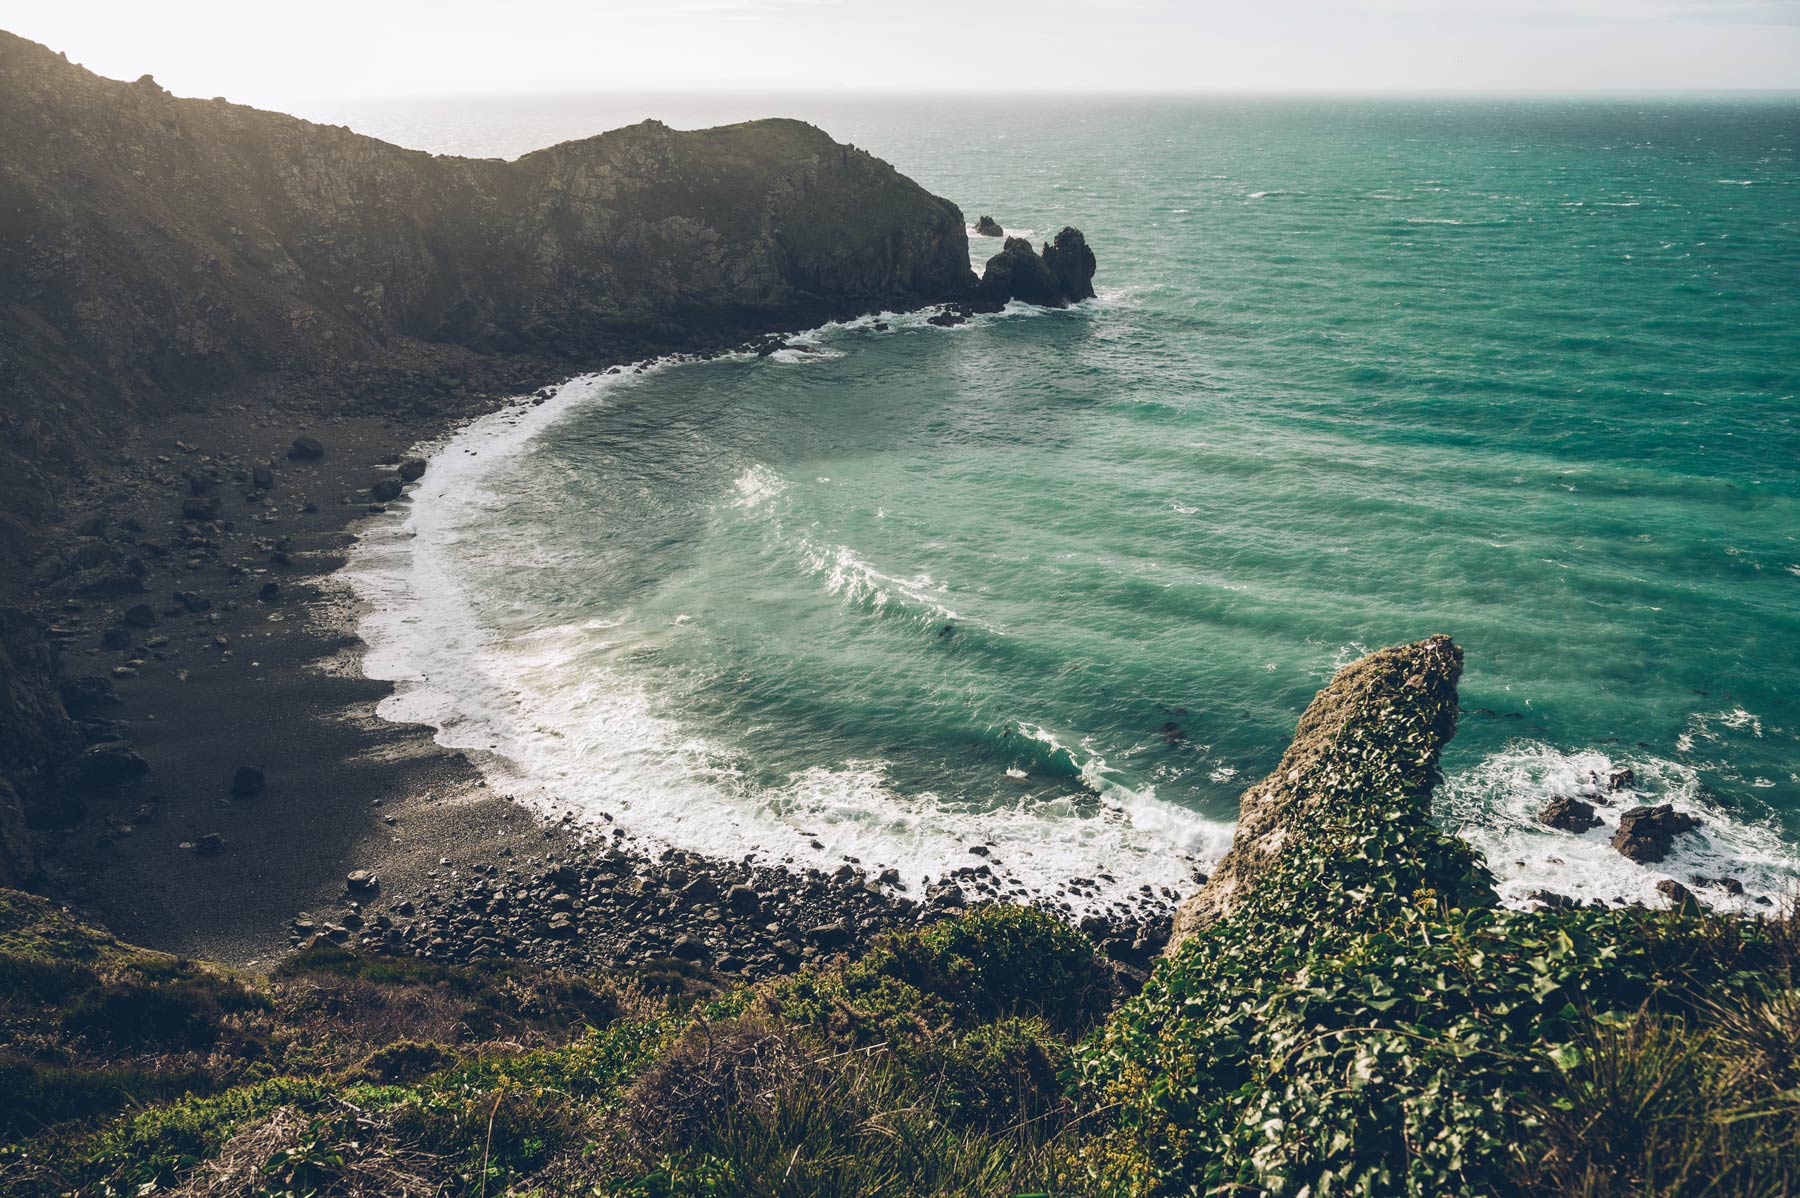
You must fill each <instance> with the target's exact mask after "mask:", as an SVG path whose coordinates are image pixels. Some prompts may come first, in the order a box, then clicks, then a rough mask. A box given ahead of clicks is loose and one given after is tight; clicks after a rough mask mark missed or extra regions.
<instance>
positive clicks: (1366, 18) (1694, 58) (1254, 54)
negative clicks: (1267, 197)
mask: <svg viewBox="0 0 1800 1198" xmlns="http://www.w3.org/2000/svg"><path fill="white" fill-rule="evenodd" d="M0 28H5V29H8V30H10V31H12V32H14V33H18V34H21V35H23V36H26V37H29V38H32V39H34V40H37V41H41V42H45V43H47V44H49V45H50V46H52V47H53V48H55V49H58V50H64V51H67V53H68V55H69V57H70V58H71V59H73V60H75V61H77V62H80V63H83V64H85V65H86V66H88V67H90V68H91V69H93V70H96V71H98V72H100V73H101V74H104V75H111V76H115V77H120V78H127V79H131V78H136V77H137V76H138V75H141V74H143V73H145V72H150V73H153V74H155V75H156V77H157V79H158V80H159V81H160V82H162V84H163V85H164V86H166V87H168V88H169V89H170V90H172V91H174V92H176V93H177V94H181V95H199V96H212V95H225V96H228V97H230V98H231V99H233V100H239V101H243V102H246V103H253V104H263V105H277V104H280V103H281V102H283V101H290V100H294V99H300V98H309V97H329V96H375V95H382V96H387V95H421V94H424V95H438V94H447V93H490V92H533V91H538V92H542V91H569V90H575V91H610V90H622V89H660V88H687V87H717V88H733V87H736V88H770V89H781V88H797V89H798V88H855V89H866V90H888V89H927V90H946V89H956V90H961V89H970V90H974V89H981V90H1027V89H1029V90H1111V91H1431V92H1445V91H1483V92H1491V91H1538V92H1542V91H1570V90H1596V89H1597V90H1615V91H1616V90H1623V91H1641V90H1663V89H1689V88H1698V89H1724V88H1796V87H1800V0H586V2H580V0H514V2H512V3H500V2H497V0H298V2H295V0H288V2H284V3H271V2H269V0H228V2H227V0H163V2H160V3H159V2H157V0H31V2H26V0H0Z"/></svg>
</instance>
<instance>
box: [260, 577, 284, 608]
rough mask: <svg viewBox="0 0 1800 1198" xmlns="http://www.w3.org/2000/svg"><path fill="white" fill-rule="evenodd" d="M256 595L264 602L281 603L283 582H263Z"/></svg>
mask: <svg viewBox="0 0 1800 1198" xmlns="http://www.w3.org/2000/svg"><path fill="white" fill-rule="evenodd" d="M256 597H257V598H258V599H261V600H262V601H263V602H264V603H280V602H281V584H280V583H278V582H265V583H263V584H262V586H261V587H260V588H259V589H258V590H257V592H256Z"/></svg>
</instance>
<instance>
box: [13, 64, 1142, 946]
mask: <svg viewBox="0 0 1800 1198" xmlns="http://www.w3.org/2000/svg"><path fill="white" fill-rule="evenodd" d="M0 127H4V128H5V130H6V146H7V153H6V154H5V155H0V304H3V305H4V307H5V310H6V311H7V313H8V319H7V320H5V321H0V562H3V563H4V584H3V585H0V604H3V605H8V606H4V607H3V608H0V655H3V661H0V664H4V666H5V691H4V693H3V694H0V884H7V885H24V884H33V885H38V886H43V887H48V888H49V889H51V890H53V891H54V892H56V893H58V894H60V895H63V896H65V897H67V898H69V899H73V900H75V901H78V902H80V903H82V904H84V905H87V906H89V907H90V908H91V909H93V910H95V911H97V912H98V913H99V914H100V915H102V916H103V917H104V918H105V919H106V920H107V922H108V923H109V924H111V925H112V926H114V927H115V928H117V929H118V930H119V931H121V932H123V933H126V934H129V935H130V936H132V937H133V938H134V939H137V940H140V941H142V942H145V943H148V944H151V945H153V946H155V947H158V948H166V949H170V950H173V951H180V952H189V953H196V954H201V955H205V956H209V957H214V958H218V959H223V960H226V961H230V962H233V963H237V964H248V963H251V962H265V963H266V962H267V961H269V960H271V959H272V958H273V956H274V955H275V954H277V953H279V952H280V951H283V950H285V949H286V948H287V947H289V946H290V945H293V944H304V943H307V942H309V941H312V940H315V939H317V940H322V941H325V942H333V943H345V944H352V945H354V944H367V945H372V946H381V947H383V948H386V949H389V950H396V951H400V950H403V951H407V952H411V953H416V954H419V955H427V956H433V957H438V958H442V959H452V960H468V959H478V958H483V957H492V956H495V955H509V954H527V955H536V956H538V957H541V958H543V959H546V960H553V961H562V962H583V963H600V964H611V963H630V962H633V961H641V960H644V959H647V958H650V957H654V956H658V955H662V956H667V955H675V956H678V957H686V958H688V959H691V960H703V961H705V962H708V963H720V962H723V963H725V964H727V965H733V966H737V967H740V968H743V969H746V970H749V971H751V972H758V971H766V970H770V969H792V968H796V967H797V966H798V964H799V963H800V962H803V961H806V960H811V959H813V958H815V957H817V956H818V955H819V954H821V953H828V952H830V951H835V950H837V949H839V948H842V947H845V946H849V945H854V944H859V943H862V942H864V941H866V939H867V938H868V937H869V936H870V935H872V934H874V933H875V932H876V931H878V930H879V929H880V928H881V927H883V926H887V925H889V924H891V923H892V922H894V921H895V920H913V919H918V918H920V917H921V915H922V914H923V913H928V912H938V913H943V912H949V913H954V912H955V911H957V910H960V909H961V907H962V905H963V902H964V899H963V895H964V892H965V891H966V892H967V894H968V896H969V898H970V899H971V900H972V899H974V898H975V897H980V896H986V897H993V896H994V895H995V894H997V889H996V885H995V882H994V880H993V878H992V877H991V876H985V877H984V876H983V875H982V873H981V872H980V871H981V870H982V869H983V867H981V866H975V867H970V868H969V869H968V870H967V871H966V874H965V876H962V877H946V878H945V879H943V880H942V881H943V884H942V885H941V886H939V887H938V888H937V889H936V890H935V891H934V892H933V894H932V895H929V896H927V895H919V896H914V898H913V899H907V898H905V897H902V896H900V895H898V894H896V893H894V892H893V888H892V887H890V886H887V885H885V884H883V883H882V881H881V880H880V879H878V878H869V877H865V876H863V875H862V874H861V872H860V871H857V870H854V869H852V870H851V873H850V875H849V876H840V877H829V876H826V875H819V876H817V877H792V876H781V877H777V876H774V875H773V874H767V873H764V874H758V873H757V872H756V871H752V870H751V869H750V868H749V867H747V866H746V867H738V866H732V865H729V864H728V863H714V866H715V867H714V868H712V869H711V870H710V871H703V870H701V869H699V868H698V867H697V864H696V863H695V862H692V861H686V860H680V859H670V860H653V859H650V858H647V857H644V856H642V855H640V854H638V853H637V852H636V851H634V850H633V849H632V848H631V847H629V846H628V845H626V844H621V843H618V842H615V841H611V840H607V839H604V838H601V839H599V840H596V839H595V838H594V837H592V836H590V835H586V834H584V833H583V832H581V831H580V830H578V829H572V828H568V827H565V826H561V825H556V826H539V825H538V823H537V821H536V820H534V819H533V818H532V817H530V816H528V815H527V814H526V813H525V812H524V811H523V810H522V809H519V808H517V807H515V806H514V805H513V804H512V803H511V802H510V801H508V800H507V799H505V798H504V797H502V796H496V795H491V794H489V793H487V787H486V784H485V782H484V780H483V779H482V778H481V776H480V774H479V772H478V771H477V770H476V768H475V767H474V765H473V764H472V763H471V762H470V761H469V760H468V759H467V758H466V757H464V756H463V755H461V754H456V753H448V752H445V751H443V750H441V749H439V748H438V747H437V746H436V745H435V744H433V743H432V741H431V738H430V736H429V735H428V733H427V732H426V730H423V729H419V728H410V727H404V726H397V725H391V724H387V723H385V722H384V721H381V720H379V719H377V718H376V717H375V715H374V708H375V705H376V704H377V703H378V702H379V701H380V699H381V698H382V697H383V696H384V695H385V694H386V693H387V688H386V687H385V686H384V685H382V684H376V683H371V682H368V681H366V680H364V679H363V678H361V677H360V673H359V670H358V668H357V655H358V653H359V650H360V645H359V643H358V641H357V640H356V638H355V636H354V633H353V631H352V628H353V624H354V615H355V610H354V605H353V604H352V602H351V601H350V599H349V598H348V597H347V595H346V594H345V593H344V589H343V588H342V587H341V586H339V585H338V584H337V583H336V582H335V581H333V579H332V578H331V575H332V572H333V571H334V570H335V569H336V568H337V567H338V566H339V565H340V564H341V563H342V562H343V560H344V554H345V551H346V549H347V548H348V546H349V544H350V543H351V541H352V539H353V537H354V529H355V525H356V523H357V521H358V520H360V519H361V518H363V517H365V516H367V515H368V514H370V513H371V512H372V511H379V510H381V509H382V508H384V507H385V506H386V505H389V504H392V503H394V502H396V501H402V493H403V491H404V488H405V487H406V485H407V484H408V483H409V482H411V481H412V480H414V479H416V478H417V477H418V472H419V471H421V470H423V469H425V468H426V465H425V462H424V461H423V460H415V459H414V458H413V457H412V454H411V449H412V447H413V446H414V445H416V444H418V443H420V442H428V441H431V440H433V439H435V438H437V437H439V436H441V435H442V434H443V433H444V432H445V431H446V430H448V429H449V428H451V427H453V426H454V425H456V424H457V423H459V422H461V421H463V420H465V419H468V418H470V417H472V416H475V415H478V414H480V413H482V412H485V411H489V410H491V409H493V408H494V407H495V406H497V405H499V404H501V403H504V402H507V401H508V400H509V399H510V398H511V397H516V396H520V395H525V396H530V395H531V393H532V392H533V390H534V389H536V388H539V387H541V386H543V385H544V384H545V383H549V382H554V381H558V380H560V379H563V378H566V377H568V376H570V375H572V374H575V373H579V372H583V371H588V370H594V369H600V368H604V367H608V366H617V365H621V364H629V363H632V362H637V361H642V360H646V359H648V358H651V357H658V356H668V355H687V356H709V355H712V354H716V353H721V352H738V351H743V350H749V351H751V352H757V353H764V354H767V353H771V352H774V351H775V350H777V349H779V348H781V347H782V345H783V341H782V339H781V334H782V333H783V332H785V331H790V330H796V329H800V328H804V327H810V326H813V325H816V324H818V323H820V322H823V321H827V320H832V319H842V318H849V317H854V316H859V315H863V314H867V313H871V312H880V311H886V310H914V309H919V308H936V309H938V317H934V319H938V318H943V319H945V320H950V321H961V320H963V319H966V318H967V317H968V315H970V314H973V313H975V312H982V311H995V310H998V309H999V308H1000V307H1002V306H1004V305H1005V304H1006V303H1009V302H1012V301H1013V300H1021V301H1024V302H1030V303H1042V304H1047V305H1052V306H1063V305H1066V304H1068V303H1071V302H1076V301H1079V300H1080V299H1082V298H1084V297H1086V296H1090V295H1091V294H1092V275H1093V271H1094V260H1093V255H1092V253H1091V252H1090V251H1088V250H1087V248H1086V245H1085V242H1084V241H1083V240H1082V238H1081V235H1080V234H1079V233H1078V232H1076V231H1075V230H1072V229H1071V230H1065V231H1064V232H1063V234H1061V235H1060V236H1059V237H1058V238H1057V239H1056V241H1055V242H1054V243H1053V244H1050V245H1046V246H1045V247H1044V249H1043V251H1042V254H1041V255H1040V254H1039V253H1038V252H1037V251H1034V250H1032V248H1031V247H1030V246H1029V245H1028V244H1026V243H1024V242H1017V243H1016V244H1015V243H1009V244H1008V246H1007V248H1006V250H1005V251H1004V252H1003V253H1002V254H1001V255H998V256H996V258H995V259H994V262H993V263H992V264H990V268H989V272H988V274H990V275H991V276H992V278H991V279H990V278H984V277H981V276H977V275H976V274H975V273H974V272H973V271H972V270H971V269H970V267H969V250H968V237H967V230H966V226H965V223H964V218H963V216H962V214H961V212H960V211H959V210H958V209H957V208H956V206H955V205H954V204H952V203H950V202H949V201H947V200H944V199H941V198H939V197H936V196H933V195H931V194H929V193H928V192H926V191H925V190H924V189H923V188H920V187H919V186H918V185H917V184H915V183H913V182H912V181H911V180H909V179H907V178H906V177H905V176H903V175H901V174H899V173H898V172H897V171H895V170H894V169H893V168H892V167H891V166H889V165H888V164H887V163H885V162H882V161H881V160H879V159H877V158H874V157H873V156H871V155H869V154H868V153H866V152H864V151H861V150H858V149H856V148H855V147H852V146H847V145H842V144H839V143H837V142H835V141H833V140H832V139H831V138H830V137H829V136H828V135H827V134H825V133H824V132H822V131H821V130H819V129H816V128H814V127H812V126H809V125H806V124H803V123H800V122H796V121H787V120H764V121H753V122H748V123H745V124H741V125H734V126H729V127H725V128H719V129H708V130H699V131H693V132H683V131H677V130H673V129H670V128H668V127H667V126H664V125H661V124H658V123H656V122H654V121H650V122H645V123H643V124H640V125H636V126H632V127H630V128H626V129H619V130H614V131H612V132H609V133H604V134H601V135H599V136H596V137H592V138H588V139H585V140H581V141H576V142H570V143H565V144H562V145H558V146H553V147H550V148H547V149H545V150H541V151H538V152H536V153H532V154H527V155H525V156H523V157H521V158H519V159H516V160H513V161H499V160H486V159H463V158H452V157H442V156H434V155H430V154H426V153H422V152H418V151H413V150H407V149H403V148H401V147H397V146H393V145H389V144H386V143H384V142H381V141H378V140H376V139H374V138H369V137H365V136H362V135H360V134H357V133H355V132H353V131H351V130H349V129H345V128H341V127H330V126H323V125H318V124H315V123H312V122H308V121H304V120H299V119H296V118H293V117H289V116H285V115H282V114H279V113H272V112H264V111H259V110H256V109H252V108H247V107H244V106H242V105H236V104H231V103H228V102H226V101H225V100H223V99H215V100H197V99H183V98H179V97H176V96H173V95H171V94H169V93H168V92H167V91H166V90H164V89H163V88H162V87H160V86H159V85H158V84H157V83H156V82H155V81H154V80H153V79H151V78H149V77H145V78H142V79H139V80H138V81H136V82H135V83H125V82H120V81H116V80H110V79H105V78H101V77H99V76H96V75H94V74H92V73H90V72H88V71H86V70H84V69H82V68H81V67H79V66H77V65H74V64H72V63H70V62H68V61H67V59H66V58H65V57H64V56H62V55H59V54H56V53H54V52H52V51H51V50H49V49H47V48H45V47H43V46H40V45H36V44H34V43H31V42H29V41H26V40H24V39H21V38H17V37H14V36H12V35H10V34H4V33H0ZM1015 279H1016V280H1017V285H1014V284H1013V283H1012V282H1011V280H1015ZM352 872H360V873H363V874H366V875H373V876H375V877H377V878H378V879H379V881H378V882H377V883H376V884H374V885H372V886H365V887H364V888H362V889H360V890H359V889H357V888H355V887H348V888H347V884H346V882H345V877H346V875H347V874H349V873H352ZM839 872H840V873H842V872H843V871H839ZM702 873H707V875H708V876H707V877H705V878H704V879H702V878H700V876H699V875H700V874H702ZM614 882H616V883H617V885H614V884H613V883H614ZM735 886H749V887H752V888H753V889H754V890H755V891H756V894H757V895H758V902H757V903H754V904H752V903H750V902H749V901H748V900H747V898H746V897H745V896H744V894H743V893H742V892H739V893H738V898H737V899H736V900H735V902H734V901H731V900H730V899H729V896H730V894H731V893H732V892H733V891H732V888H733V887H735ZM1148 905H1149V906H1151V907H1155V906H1157V905H1158V904H1156V903H1152V904H1148ZM765 908H766V910H765ZM770 911H773V912H775V913H776V914H774V915H770V914H769V912H770ZM930 917H934V918H935V917H936V916H935V915H933V916H930ZM1146 918H1147V919H1148V923H1146V922H1145V920H1146ZM1101 922H1102V923H1106V926H1105V927H1104V928H1101V927H1100V926H1099V925H1096V928H1097V930H1099V931H1100V932H1101V934H1102V935H1103V938H1104V939H1106V940H1107V941H1108V942H1109V943H1110V944H1112V945H1113V946H1114V948H1115V950H1116V952H1117V954H1118V955H1119V957H1120V958H1121V959H1124V960H1129V961H1132V962H1135V963H1136V965H1137V966H1140V967H1141V966H1142V965H1145V964H1147V963H1148V961H1149V959H1150V957H1151V956H1153V954H1154V952H1155V950H1156V948H1157V947H1158V946H1159V945H1160V943H1161V940H1160V933H1159V932H1158V930H1157V927H1156V924H1157V917H1156V916H1154V915H1150V916H1147V917H1146V916H1143V915H1141V914H1136V913H1125V912H1120V913H1119V917H1118V922H1117V923H1116V925H1115V924H1112V923H1107V922H1106V921H1104V920H1103V921H1101ZM1164 922H1166V920H1164Z"/></svg>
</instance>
